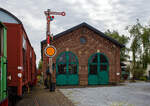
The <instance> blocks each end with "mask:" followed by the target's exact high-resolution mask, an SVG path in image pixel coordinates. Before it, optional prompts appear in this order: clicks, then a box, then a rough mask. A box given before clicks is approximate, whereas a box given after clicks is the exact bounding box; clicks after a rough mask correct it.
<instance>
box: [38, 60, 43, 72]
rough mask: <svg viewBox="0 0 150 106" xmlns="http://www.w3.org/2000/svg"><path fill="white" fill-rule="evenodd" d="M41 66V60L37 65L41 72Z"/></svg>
mask: <svg viewBox="0 0 150 106" xmlns="http://www.w3.org/2000/svg"><path fill="white" fill-rule="evenodd" d="M42 64H43V62H42V60H40V61H39V64H38V69H40V70H42Z"/></svg>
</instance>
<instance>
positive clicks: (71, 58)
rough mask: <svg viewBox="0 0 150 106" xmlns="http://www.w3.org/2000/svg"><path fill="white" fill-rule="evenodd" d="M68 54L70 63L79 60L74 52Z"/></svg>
mask: <svg viewBox="0 0 150 106" xmlns="http://www.w3.org/2000/svg"><path fill="white" fill-rule="evenodd" d="M68 56H69V63H71V62H77V61H76V58H75V56H74V55H73V54H72V53H69V54H68Z"/></svg>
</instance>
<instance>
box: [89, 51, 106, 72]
mask: <svg viewBox="0 0 150 106" xmlns="http://www.w3.org/2000/svg"><path fill="white" fill-rule="evenodd" d="M88 64H89V74H97V73H98V71H107V67H108V60H107V57H106V56H105V55H104V54H101V53H96V54H94V55H92V56H91V57H90V58H89V63H88Z"/></svg>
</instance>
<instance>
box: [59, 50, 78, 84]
mask: <svg viewBox="0 0 150 106" xmlns="http://www.w3.org/2000/svg"><path fill="white" fill-rule="evenodd" d="M78 66H79V63H78V58H77V56H76V55H75V54H73V53H72V52H62V53H60V54H59V56H58V57H57V59H56V84H57V85H78V83H79V77H78Z"/></svg>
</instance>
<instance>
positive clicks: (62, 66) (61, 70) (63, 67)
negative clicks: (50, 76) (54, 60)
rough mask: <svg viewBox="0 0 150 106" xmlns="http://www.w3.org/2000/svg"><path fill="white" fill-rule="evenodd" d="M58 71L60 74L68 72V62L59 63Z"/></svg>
mask: <svg viewBox="0 0 150 106" xmlns="http://www.w3.org/2000/svg"><path fill="white" fill-rule="evenodd" d="M58 73H59V74H66V64H59V65H58Z"/></svg>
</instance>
